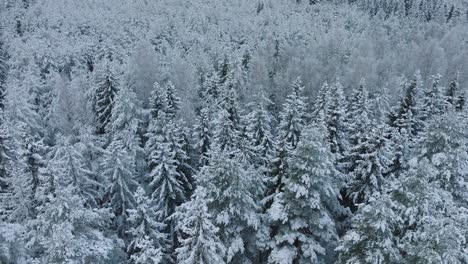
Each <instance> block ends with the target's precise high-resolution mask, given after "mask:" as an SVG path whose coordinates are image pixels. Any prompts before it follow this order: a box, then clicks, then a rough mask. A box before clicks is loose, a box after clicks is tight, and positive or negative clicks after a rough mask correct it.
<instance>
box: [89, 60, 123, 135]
mask: <svg viewBox="0 0 468 264" xmlns="http://www.w3.org/2000/svg"><path fill="white" fill-rule="evenodd" d="M94 79H95V80H94V81H95V85H96V88H95V90H94V96H93V102H94V112H95V115H96V126H97V127H96V133H97V134H104V133H105V132H107V130H108V128H107V126H108V124H109V123H110V120H111V115H112V108H113V107H114V103H115V97H116V95H117V91H118V87H119V82H118V79H117V73H116V69H115V68H114V65H113V64H112V62H111V61H108V60H104V61H103V62H102V63H101V65H100V66H99V67H98V69H97V71H96V73H95V76H94Z"/></svg>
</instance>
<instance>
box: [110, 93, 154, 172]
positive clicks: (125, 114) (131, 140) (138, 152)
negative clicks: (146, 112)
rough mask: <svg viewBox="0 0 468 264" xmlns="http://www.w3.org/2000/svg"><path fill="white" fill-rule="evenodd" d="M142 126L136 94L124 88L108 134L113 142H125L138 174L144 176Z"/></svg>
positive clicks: (118, 99)
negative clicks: (140, 133) (140, 132)
mask: <svg viewBox="0 0 468 264" xmlns="http://www.w3.org/2000/svg"><path fill="white" fill-rule="evenodd" d="M140 124H141V108H140V105H139V102H138V99H137V98H136V94H135V92H133V91H132V90H130V89H129V88H128V87H122V88H121V89H120V90H119V92H118V94H117V95H116V97H115V102H114V105H113V108H112V113H111V117H110V120H109V124H108V126H107V132H108V133H109V134H110V135H111V137H112V139H113V140H119V141H122V142H123V144H124V147H125V149H126V151H127V154H128V155H130V158H131V159H132V160H133V161H132V162H133V163H134V165H135V169H136V171H137V173H138V174H139V175H142V174H143V173H144V170H145V167H146V164H145V163H144V157H145V153H144V150H143V148H142V146H141V139H140V135H139V129H140Z"/></svg>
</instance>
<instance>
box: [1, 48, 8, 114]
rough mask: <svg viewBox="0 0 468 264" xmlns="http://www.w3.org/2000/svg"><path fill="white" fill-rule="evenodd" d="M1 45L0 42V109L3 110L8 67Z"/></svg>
mask: <svg viewBox="0 0 468 264" xmlns="http://www.w3.org/2000/svg"><path fill="white" fill-rule="evenodd" d="M6 55H7V54H6V52H5V50H4V47H3V43H2V42H1V41H0V109H2V110H3V111H4V110H5V94H6V81H7V74H8V65H7V58H6Z"/></svg>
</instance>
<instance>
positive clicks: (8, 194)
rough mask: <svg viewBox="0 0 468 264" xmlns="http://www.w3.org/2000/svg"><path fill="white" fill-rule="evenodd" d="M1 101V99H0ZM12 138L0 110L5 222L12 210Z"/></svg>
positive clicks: (0, 193)
mask: <svg viewBox="0 0 468 264" xmlns="http://www.w3.org/2000/svg"><path fill="white" fill-rule="evenodd" d="M0 100H1V99H0ZM11 141H12V137H11V135H10V132H9V129H8V125H7V124H6V123H5V118H4V111H3V110H1V109H0V202H1V205H0V219H1V220H2V221H6V219H7V218H8V216H9V215H10V213H11V212H10V211H11V209H12V204H11V203H12V200H11V199H12V194H13V193H12V192H13V189H12V187H13V186H12V178H11V177H12V176H13V167H12V166H14V163H13V157H12V156H13V151H12V149H11V145H12V142H11Z"/></svg>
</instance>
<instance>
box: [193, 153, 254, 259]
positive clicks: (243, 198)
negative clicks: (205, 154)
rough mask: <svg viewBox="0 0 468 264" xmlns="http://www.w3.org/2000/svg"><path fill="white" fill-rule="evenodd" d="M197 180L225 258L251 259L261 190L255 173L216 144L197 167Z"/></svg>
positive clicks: (252, 257)
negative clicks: (223, 247)
mask: <svg viewBox="0 0 468 264" xmlns="http://www.w3.org/2000/svg"><path fill="white" fill-rule="evenodd" d="M198 175H199V176H198V177H197V184H198V186H201V187H202V188H204V190H206V198H205V199H206V200H207V201H208V205H207V206H208V212H211V214H212V215H213V216H215V218H214V223H215V225H216V226H217V227H218V228H220V232H219V236H220V238H221V241H222V242H223V244H224V245H225V246H226V247H227V248H226V254H227V255H226V262H228V263H246V262H252V261H254V256H255V254H256V253H255V252H251V250H249V249H250V245H254V244H255V243H254V242H253V241H251V240H252V239H254V237H252V234H254V233H255V231H256V230H257V228H258V227H259V225H260V217H259V215H258V212H259V210H260V205H259V202H258V200H259V198H260V196H261V194H262V192H263V187H262V182H261V179H260V176H259V175H258V173H257V172H256V171H255V170H254V169H253V168H252V167H251V166H248V165H246V164H242V163H240V162H239V160H238V159H237V158H236V157H235V156H233V155H231V154H230V153H228V152H226V151H221V148H220V147H219V146H218V145H215V146H213V148H212V149H211V154H210V160H209V162H208V165H207V166H204V167H202V168H201V170H200V172H199V174H198Z"/></svg>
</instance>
